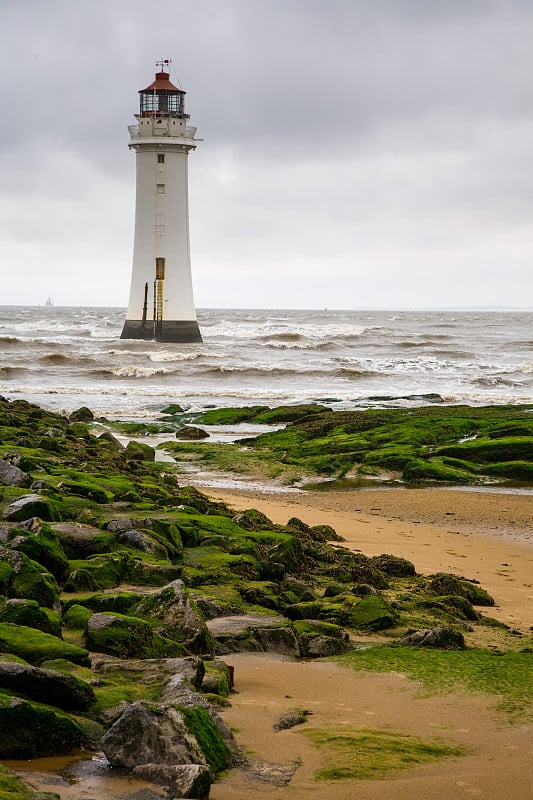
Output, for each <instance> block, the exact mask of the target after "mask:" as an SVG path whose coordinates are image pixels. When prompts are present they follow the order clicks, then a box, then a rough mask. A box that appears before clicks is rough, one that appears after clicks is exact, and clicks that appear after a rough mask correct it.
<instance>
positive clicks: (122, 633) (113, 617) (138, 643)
mask: <svg viewBox="0 0 533 800" xmlns="http://www.w3.org/2000/svg"><path fill="white" fill-rule="evenodd" d="M85 644H86V647H87V648H88V649H89V650H92V651H96V652H98V653H108V654H109V655H113V656H118V657H119V658H176V657H178V656H182V655H184V652H185V651H184V648H183V647H182V646H181V645H180V644H178V643H177V642H174V641H171V640H170V639H166V638H165V637H163V636H159V635H158V634H157V633H155V632H154V629H153V626H152V625H150V623H148V622H147V621H146V620H143V619H139V618H137V617H129V616H126V615H124V614H112V613H108V612H103V613H98V614H93V615H92V617H91V618H90V619H89V621H88V623H87V630H86V634H85Z"/></svg>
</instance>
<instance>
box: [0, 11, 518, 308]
mask: <svg viewBox="0 0 533 800" xmlns="http://www.w3.org/2000/svg"><path fill="white" fill-rule="evenodd" d="M532 43H533V2H532V0H195V2H190V1H188V2H182V0H157V2H153V3H150V2H147V1H146V0H0V63H1V65H2V70H1V74H2V76H3V87H2V102H3V106H4V107H3V109H2V113H1V122H0V148H1V149H0V264H1V274H2V281H1V292H0V304H20V305H38V304H42V303H44V302H45V300H46V298H47V296H49V295H50V296H52V297H53V298H54V299H55V302H56V304H57V305H101V306H115V305H116V306H124V307H125V306H126V305H127V301H128V294H129V282H130V271H131V257H132V249H133V222H134V207H135V157H134V155H133V153H132V152H130V151H129V150H128V147H127V141H128V134H127V127H126V126H127V125H129V124H133V123H134V122H135V120H134V118H133V114H134V113H135V112H136V111H137V107H138V94H137V92H138V90H139V89H142V88H144V87H145V86H147V85H148V84H149V83H151V81H152V80H153V75H154V72H155V71H156V66H155V62H156V61H157V59H159V58H172V60H173V63H172V68H171V79H172V80H173V81H174V82H179V83H180V84H181V86H182V87H183V88H184V89H185V90H186V91H187V111H188V113H189V114H190V115H191V124H193V125H196V126H197V127H198V136H199V137H201V138H202V139H204V141H203V142H201V143H200V144H199V146H198V148H197V150H196V151H195V152H193V153H191V155H190V162H189V195H190V215H191V220H190V225H191V249H192V270H193V282H194V287H195V299H196V304H197V306H198V307H241V308H242V307H250V308H254V307H261V308H269V307H271V308H323V307H325V306H327V307H328V308H359V307H375V308H384V307H388V308H413V307H449V306H455V307H457V306H521V307H524V306H529V307H531V306H533V300H532V295H533V292H532V289H533V45H532Z"/></svg>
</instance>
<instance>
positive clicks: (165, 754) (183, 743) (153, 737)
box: [102, 700, 207, 769]
mask: <svg viewBox="0 0 533 800" xmlns="http://www.w3.org/2000/svg"><path fill="white" fill-rule="evenodd" d="M102 749H103V751H104V753H105V755H106V758H107V759H108V761H109V763H110V764H111V766H113V767H124V768H126V769H133V768H134V767H136V766H138V765H141V764H168V765H175V764H204V765H205V764H207V762H206V760H205V756H204V754H203V753H202V751H201V749H200V746H199V744H198V742H197V741H196V740H195V739H194V738H193V737H190V735H189V731H188V729H187V726H186V724H185V720H184V718H183V714H181V713H180V712H179V711H178V710H177V709H176V708H174V707H172V706H164V705H161V704H156V703H146V702H145V701H142V700H138V701H137V702H135V703H132V704H131V705H129V706H128V707H127V709H126V710H125V711H124V713H123V714H122V715H121V716H120V717H119V719H118V720H117V721H116V722H115V723H114V724H113V725H112V726H111V728H110V729H109V730H108V731H107V733H106V734H105V735H104V738H103V740H102Z"/></svg>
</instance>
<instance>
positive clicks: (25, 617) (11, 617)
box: [0, 598, 61, 636]
mask: <svg viewBox="0 0 533 800" xmlns="http://www.w3.org/2000/svg"><path fill="white" fill-rule="evenodd" d="M0 622H12V623H14V624H15V625H25V626H26V627H28V628H36V629H37V630H40V631H43V632H44V633H50V634H51V635H52V636H60V633H61V620H60V617H59V614H58V613H57V612H56V611H52V610H51V609H49V608H46V609H44V608H41V607H40V606H39V604H38V603H37V602H36V601H35V600H26V599H21V598H20V599H19V598H12V599H10V600H7V601H5V602H2V600H1V599H0Z"/></svg>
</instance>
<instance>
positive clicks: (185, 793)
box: [133, 764, 211, 800]
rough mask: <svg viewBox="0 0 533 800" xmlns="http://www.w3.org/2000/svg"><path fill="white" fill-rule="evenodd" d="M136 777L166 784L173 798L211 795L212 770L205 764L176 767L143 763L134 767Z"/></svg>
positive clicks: (202, 797)
mask: <svg viewBox="0 0 533 800" xmlns="http://www.w3.org/2000/svg"><path fill="white" fill-rule="evenodd" d="M133 774H134V775H135V777H136V778H142V779H143V780H145V781H149V782H150V783H157V784H159V785H160V786H165V787H166V788H167V790H168V792H169V795H170V797H171V798H177V797H185V798H191V800H193V798H200V800H203V799H204V798H207V797H209V791H210V789H211V772H210V770H209V767H206V766H205V765H203V764H180V765H179V766H175V767H168V766H161V765H160V764H141V765H140V766H138V767H134V768H133Z"/></svg>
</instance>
